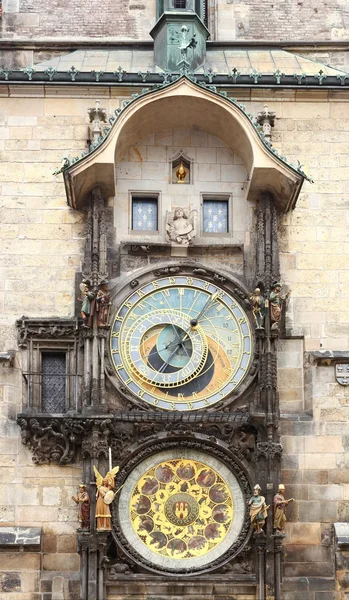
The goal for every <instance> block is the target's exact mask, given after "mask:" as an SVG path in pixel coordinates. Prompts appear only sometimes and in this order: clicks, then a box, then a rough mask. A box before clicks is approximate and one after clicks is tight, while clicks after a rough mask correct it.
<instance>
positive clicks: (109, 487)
mask: <svg viewBox="0 0 349 600" xmlns="http://www.w3.org/2000/svg"><path fill="white" fill-rule="evenodd" d="M93 470H94V473H95V476H96V484H97V494H96V498H97V503H96V519H97V531H111V528H112V527H111V513H110V508H109V504H111V503H112V502H113V500H114V498H115V496H116V494H117V493H118V491H119V490H116V492H114V487H115V475H116V474H117V472H118V471H119V467H114V468H113V469H111V470H110V471H108V473H107V474H106V476H105V477H103V475H101V474H100V473H99V472H98V471H97V469H96V467H95V466H94V467H93Z"/></svg>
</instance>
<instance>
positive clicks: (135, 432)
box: [17, 413, 264, 464]
mask: <svg viewBox="0 0 349 600" xmlns="http://www.w3.org/2000/svg"><path fill="white" fill-rule="evenodd" d="M157 416H159V415H154V413H153V415H150V414H149V415H148V414H147V415H146V417H147V418H146V420H144V417H145V415H144V416H143V419H142V420H139V421H138V422H137V421H135V422H130V421H120V419H118V418H116V417H110V418H100V419H96V418H82V417H77V416H76V417H47V416H43V415H36V416H35V417H34V416H28V415H24V414H21V415H19V416H18V419H17V422H18V424H19V426H20V427H21V430H22V431H21V437H22V442H23V444H25V445H26V446H28V448H30V450H31V451H32V452H33V462H34V463H35V464H44V463H49V462H56V463H58V464H68V463H72V462H74V460H75V458H76V450H77V449H78V448H79V447H81V449H82V456H83V458H93V459H96V458H107V457H108V448H109V447H111V448H112V453H113V457H114V462H118V463H120V462H122V461H125V460H127V457H128V456H129V455H130V454H132V453H133V452H136V453H137V446H138V444H139V443H146V442H147V443H148V442H149V443H150V444H152V443H153V442H154V441H155V440H159V439H160V440H161V439H168V440H169V439H177V440H178V438H179V437H180V438H185V439H187V440H195V439H197V438H198V437H199V438H202V439H205V440H207V441H209V442H210V443H212V444H216V443H219V442H223V443H224V446H225V448H226V449H227V450H229V451H230V452H232V453H233V454H234V456H235V457H237V458H238V459H239V460H240V461H242V462H245V463H246V464H248V463H250V462H251V461H252V460H253V457H254V455H255V451H256V448H260V451H259V454H260V455H262V450H261V448H264V446H263V445H261V443H260V442H259V441H258V440H259V434H258V433H257V430H256V428H255V427H253V426H252V425H251V424H249V417H248V415H247V414H244V413H242V414H240V415H238V414H235V415H231V416H230V417H233V418H230V420H229V421H228V420H227V419H226V420H225V422H223V423H222V422H217V423H215V422H210V421H208V422H207V421H205V420H204V415H202V421H201V422H200V421H199V422H194V423H192V422H190V416H189V418H188V419H187V420H185V419H184V418H183V415H181V416H180V418H178V419H177V420H172V421H166V420H165V419H166V418H167V419H169V418H170V416H169V415H167V414H165V415H164V417H165V419H157V418H156V417H157ZM161 416H162V415H161ZM234 416H235V420H234Z"/></svg>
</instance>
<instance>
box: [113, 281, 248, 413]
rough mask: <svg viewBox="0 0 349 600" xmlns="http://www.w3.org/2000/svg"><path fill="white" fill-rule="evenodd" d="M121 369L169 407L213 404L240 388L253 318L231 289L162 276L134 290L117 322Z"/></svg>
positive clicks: (142, 391) (124, 377)
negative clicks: (249, 316) (250, 317)
mask: <svg viewBox="0 0 349 600" xmlns="http://www.w3.org/2000/svg"><path fill="white" fill-rule="evenodd" d="M110 339H111V348H110V350H111V357H112V362H113V365H114V368H115V370H116V373H117V376H118V377H119V379H120V380H121V382H122V384H123V385H124V386H125V387H126V388H128V390H129V391H130V392H131V393H132V394H134V395H135V396H137V397H138V398H140V399H142V401H144V402H146V403H148V404H151V405H153V406H158V407H159V408H162V409H167V410H179V411H183V410H185V411H187V410H196V409H202V408H205V407H209V406H211V405H213V404H215V403H216V402H218V401H220V400H222V399H223V398H225V397H226V396H227V395H228V394H230V393H231V392H232V391H233V390H234V389H235V388H236V387H238V386H239V385H240V384H241V382H242V381H243V379H244V378H245V376H246V373H247V372H248V368H249V366H250V362H251V357H252V335H251V328H250V323H249V319H248V317H247V315H246V313H245V312H244V310H243V308H242V307H241V306H240V304H239V303H238V302H237V301H236V299H235V298H233V297H232V296H231V295H230V294H229V293H228V292H226V291H225V290H223V289H222V288H220V287H219V286H217V285H215V284H214V283H210V282H208V281H204V280H203V279H200V278H197V277H189V276H184V275H183V276H182V275H175V276H173V277H162V278H159V279H156V280H154V281H151V282H149V283H147V284H144V285H142V286H141V287H139V289H137V290H135V291H134V292H132V293H131V294H130V295H129V296H128V298H127V299H126V300H125V302H123V304H122V305H121V306H120V308H119V309H118V311H117V313H116V315H115V317H114V320H113V324H112V331H111V338H110Z"/></svg>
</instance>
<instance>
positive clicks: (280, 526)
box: [274, 483, 294, 533]
mask: <svg viewBox="0 0 349 600" xmlns="http://www.w3.org/2000/svg"><path fill="white" fill-rule="evenodd" d="M284 494H285V486H284V484H283V483H280V485H279V487H278V492H277V494H275V496H274V529H276V531H279V532H280V533H282V532H283V530H284V529H285V525H286V507H287V506H288V504H289V503H290V502H294V498H290V499H289V500H286V499H285V496H284Z"/></svg>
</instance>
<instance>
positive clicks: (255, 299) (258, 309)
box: [250, 287, 265, 329]
mask: <svg viewBox="0 0 349 600" xmlns="http://www.w3.org/2000/svg"><path fill="white" fill-rule="evenodd" d="M250 301H251V304H252V314H253V318H254V321H255V324H256V329H264V326H263V325H264V317H265V299H264V296H263V295H262V293H261V290H260V288H258V287H257V288H256V289H255V290H254V292H252V294H251V296H250Z"/></svg>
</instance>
